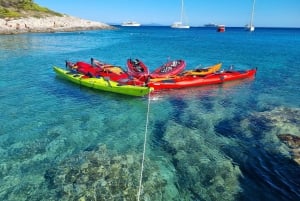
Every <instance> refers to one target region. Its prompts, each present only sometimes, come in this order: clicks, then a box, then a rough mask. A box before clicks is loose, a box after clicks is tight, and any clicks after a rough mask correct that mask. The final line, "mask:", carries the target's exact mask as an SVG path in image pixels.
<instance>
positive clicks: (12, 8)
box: [0, 0, 114, 34]
mask: <svg viewBox="0 0 300 201" xmlns="http://www.w3.org/2000/svg"><path fill="white" fill-rule="evenodd" d="M113 28H114V27H112V26H109V25H107V24H104V23H101V22H95V21H90V20H84V19H80V18H77V17H73V16H69V15H63V14H60V13H57V12H55V11H52V10H50V9H48V8H45V7H41V6H39V5H38V4H36V3H34V1H33V0H0V34H19V33H29V32H31V33H36V32H59V31H63V32H65V31H79V30H96V29H113Z"/></svg>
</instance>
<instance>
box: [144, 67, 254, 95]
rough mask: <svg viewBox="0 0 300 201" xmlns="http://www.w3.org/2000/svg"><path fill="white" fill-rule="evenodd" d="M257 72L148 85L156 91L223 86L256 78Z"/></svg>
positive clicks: (213, 75)
mask: <svg viewBox="0 0 300 201" xmlns="http://www.w3.org/2000/svg"><path fill="white" fill-rule="evenodd" d="M256 71H257V69H250V70H247V71H225V72H220V73H213V74H209V75H206V76H204V77H200V76H180V77H176V78H170V79H165V80H160V81H150V82H149V83H148V87H152V88H154V90H163V89H179V88H186V87H199V86H205V85H212V84H221V83H224V82H229V81H234V80H241V79H246V78H251V77H254V76H255V74H256Z"/></svg>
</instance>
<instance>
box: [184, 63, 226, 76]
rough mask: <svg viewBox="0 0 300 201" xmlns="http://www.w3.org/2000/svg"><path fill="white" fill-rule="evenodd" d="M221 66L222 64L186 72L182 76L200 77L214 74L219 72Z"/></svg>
mask: <svg viewBox="0 0 300 201" xmlns="http://www.w3.org/2000/svg"><path fill="white" fill-rule="evenodd" d="M221 66H222V63H218V64H215V65H213V66H208V67H205V68H199V69H194V70H188V71H185V72H183V75H200V76H201V75H202V76H203V75H208V74H211V73H214V72H216V71H218V70H220V68H221Z"/></svg>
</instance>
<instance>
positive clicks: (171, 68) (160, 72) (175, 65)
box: [150, 60, 186, 78]
mask: <svg viewBox="0 0 300 201" xmlns="http://www.w3.org/2000/svg"><path fill="white" fill-rule="evenodd" d="M185 66H186V63H185V61H184V60H174V61H169V62H167V63H165V64H164V65H162V66H160V67H158V68H157V69H156V70H154V71H153V72H152V73H150V78H163V77H169V76H174V75H178V74H179V73H181V72H182V71H183V70H184V68H185Z"/></svg>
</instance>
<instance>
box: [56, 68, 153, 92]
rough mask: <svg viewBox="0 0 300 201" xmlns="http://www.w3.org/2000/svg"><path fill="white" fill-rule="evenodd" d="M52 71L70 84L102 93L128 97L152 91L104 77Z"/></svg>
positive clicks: (59, 70)
mask: <svg viewBox="0 0 300 201" xmlns="http://www.w3.org/2000/svg"><path fill="white" fill-rule="evenodd" d="M53 70H54V71H55V72H56V74H57V75H58V76H60V77H63V78H65V79H67V80H69V81H71V82H74V83H76V84H79V85H82V86H86V87H89V88H93V89H98V90H102V91H109V92H114V93H119V94H124V95H129V96H145V95H147V94H149V93H150V92H151V91H152V90H153V88H149V87H144V86H134V85H122V84H119V83H118V82H114V81H111V80H109V79H107V78H104V77H99V78H95V77H92V78H90V77H87V76H85V75H82V74H79V73H74V72H71V71H69V70H64V69H62V68H59V67H56V66H54V67H53Z"/></svg>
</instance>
